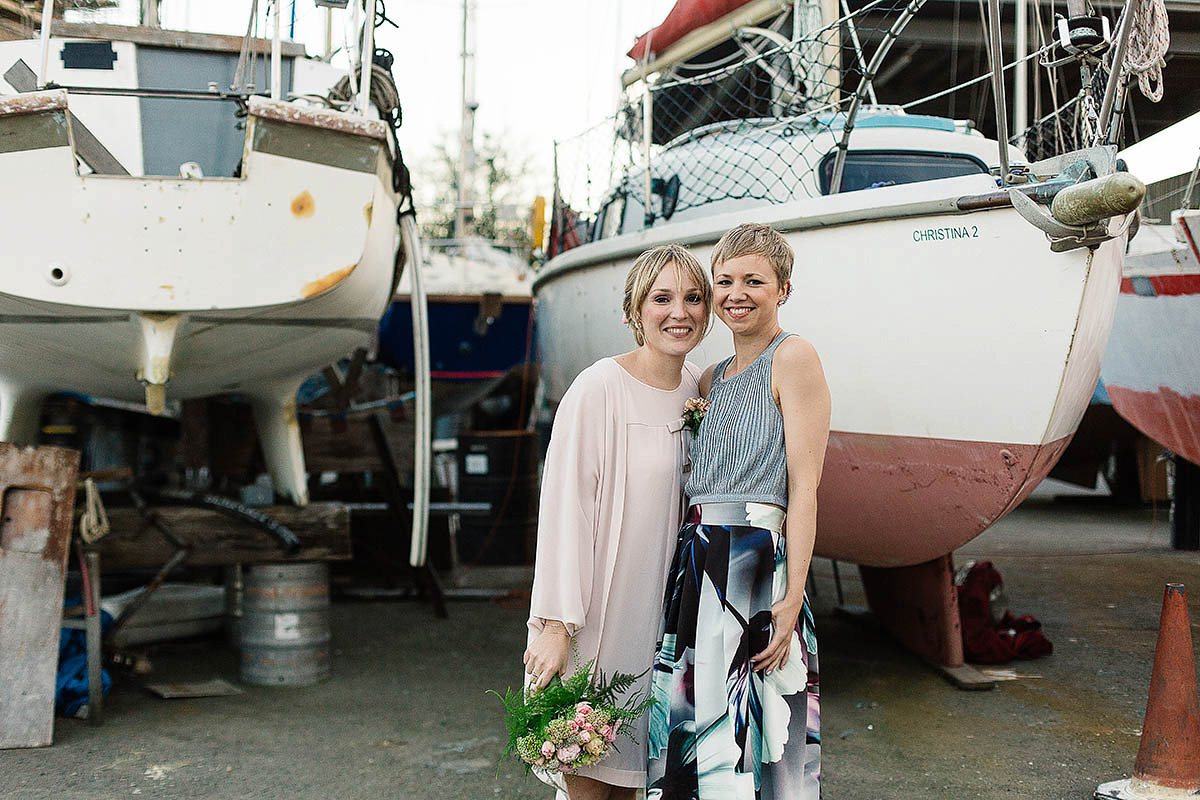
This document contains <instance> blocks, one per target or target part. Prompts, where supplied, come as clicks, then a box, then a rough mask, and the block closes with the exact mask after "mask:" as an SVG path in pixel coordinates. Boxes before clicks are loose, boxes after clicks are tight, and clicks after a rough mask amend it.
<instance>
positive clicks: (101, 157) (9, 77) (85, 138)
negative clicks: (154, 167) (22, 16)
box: [4, 58, 129, 175]
mask: <svg viewBox="0 0 1200 800" xmlns="http://www.w3.org/2000/svg"><path fill="white" fill-rule="evenodd" d="M4 79H5V80H6V81H8V82H9V83H10V84H12V86H13V88H14V89H16V90H17V91H18V92H32V91H36V90H37V74H36V73H34V71H33V70H32V69H30V68H29V65H28V64H26V63H25V61H24V60H23V59H19V58H18V59H17V62H16V63H15V64H13V65H12V66H11V67H10V68H9V69H8V71H7V72H5V73H4ZM67 115H68V117H69V118H70V120H71V134H72V137H73V138H74V140H75V155H77V156H79V157H80V158H81V159H83V162H84V163H85V164H87V165H88V166H89V167H91V168H92V172H95V173H96V174H97V175H128V174H129V170H127V169H125V167H124V166H122V164H121V162H120V161H118V160H117V157H116V156H114V155H113V154H112V153H110V152H109V150H108V148H107V147H105V146H104V144H103V143H102V142H101V141H100V140H99V139H97V138H96V135H95V134H93V133H92V132H91V131H90V130H88V127H87V126H86V125H84V124H83V123H82V122H80V121H79V117H77V116H75V115H74V114H72V113H71V112H70V111H69V110H68V111H67Z"/></svg>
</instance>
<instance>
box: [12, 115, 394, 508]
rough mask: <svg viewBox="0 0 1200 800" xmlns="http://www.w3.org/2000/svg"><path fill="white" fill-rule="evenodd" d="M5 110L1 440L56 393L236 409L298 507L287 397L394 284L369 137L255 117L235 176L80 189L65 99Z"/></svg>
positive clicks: (364, 131) (352, 338)
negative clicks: (219, 401) (227, 396)
mask: <svg viewBox="0 0 1200 800" xmlns="http://www.w3.org/2000/svg"><path fill="white" fill-rule="evenodd" d="M59 95H61V96H59ZM37 102H41V104H42V107H41V108H39V109H36V110H32V111H30V110H29V109H28V108H27V107H28V106H29V104H31V103H34V104H36V103H37ZM8 103H9V105H8V106H7V107H6V106H4V103H3V102H0V130H3V129H4V128H3V127H2V126H6V125H7V129H8V130H10V131H16V132H17V135H15V136H14V137H13V139H14V140H16V141H17V142H18V145H20V144H21V143H22V142H24V144H25V145H29V146H17V147H11V148H9V149H7V150H3V149H2V148H0V184H2V185H3V186H4V187H5V191H4V192H3V193H2V194H0V235H2V236H3V239H4V242H5V248H4V253H3V255H0V264H2V265H3V269H2V270H0V440H12V441H17V442H22V441H30V440H32V439H33V438H34V437H35V436H36V424H37V407H38V401H40V399H41V398H42V397H43V396H45V395H46V394H49V393H51V392H55V391H62V390H69V391H75V392H81V393H84V394H89V395H96V396H100V397H106V398H115V399H124V400H134V401H139V400H143V399H144V400H146V402H147V405H148V407H150V408H151V409H153V408H154V406H155V404H156V403H159V404H161V403H163V402H165V401H167V400H183V399H188V398H193V397H203V396H207V395H212V394H218V393H226V392H237V393H241V394H244V395H246V396H248V397H249V398H250V399H251V401H252V403H253V405H254V407H255V411H256V421H257V423H258V427H259V435H260V438H261V439H262V441H263V445H264V453H265V455H266V458H267V462H268V466H269V468H270V469H271V472H272V477H273V478H274V480H275V486H276V489H277V490H278V491H280V492H281V493H283V494H286V495H289V496H290V497H291V498H292V499H293V500H294V501H295V502H297V503H304V502H306V500H307V490H306V486H305V475H304V462H303V454H302V451H301V450H300V439H299V428H298V426H297V423H296V418H295V400H294V398H295V391H296V388H297V387H298V386H299V384H300V383H301V381H303V380H304V378H306V377H307V376H308V375H311V374H312V373H313V372H315V371H317V370H319V369H320V368H321V367H322V366H324V365H326V364H329V363H330V362H332V361H335V360H336V359H338V358H340V357H341V356H343V355H345V354H346V353H347V352H349V351H350V350H352V349H353V348H354V347H356V346H359V345H362V344H366V343H367V342H369V341H370V339H371V337H372V336H373V334H374V331H375V327H376V325H377V322H378V319H379V317H380V315H381V314H382V313H383V310H384V308H385V307H386V304H387V301H388V298H389V296H390V292H391V288H392V286H393V284H394V272H395V270H396V252H397V248H398V246H399V238H400V234H399V230H398V227H397V225H396V206H397V198H396V195H395V192H394V191H393V190H392V185H391V172H390V165H391V160H390V156H389V153H388V147H387V143H386V140H385V139H384V138H383V136H382V133H383V128H382V126H381V125H380V124H379V123H377V122H376V123H369V122H367V121H365V120H362V119H361V118H354V117H351V116H349V115H344V114H337V113H336V112H306V111H304V110H302V109H300V108H298V107H294V106H292V105H291V104H284V103H268V102H265V101H262V102H259V101H257V100H255V101H252V103H251V114H250V117H249V119H250V122H249V125H248V127H247V144H246V149H245V154H244V157H243V170H242V176H241V177H240V178H199V179H183V178H161V177H128V176H109V175H104V176H100V175H80V174H79V173H78V171H77V170H76V167H75V157H74V148H73V146H72V144H71V141H70V128H69V125H68V124H67V121H66V112H67V108H66V97H65V93H62V92H49V93H40V94H39V95H20V96H18V97H17V98H15V99H10V100H9V101H8ZM18 103H20V104H23V107H21V108H18V107H17V104H18ZM6 109H7V111H8V112H9V113H8V114H5V111H6ZM37 118H41V120H40V122H39V121H38V120H37ZM42 129H44V130H43V133H42V134H39V133H37V131H38V130H42ZM45 132H48V133H45ZM35 134H36V136H41V137H42V138H40V139H36V136H35ZM43 134H44V135H43ZM35 139H36V140H35ZM347 154H349V155H347ZM31 197H39V198H43V199H42V201H41V202H38V203H32V202H30V198H31Z"/></svg>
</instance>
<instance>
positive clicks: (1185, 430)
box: [1104, 384, 1200, 464]
mask: <svg viewBox="0 0 1200 800" xmlns="http://www.w3.org/2000/svg"><path fill="white" fill-rule="evenodd" d="M1104 388H1105V390H1107V391H1108V396H1109V398H1110V399H1111V400H1112V404H1113V408H1115V409H1116V410H1117V413H1118V414H1120V415H1121V416H1122V417H1124V418H1125V419H1127V420H1129V422H1130V424H1132V425H1133V426H1134V427H1135V428H1137V429H1138V430H1139V431H1141V432H1142V433H1144V434H1146V435H1147V436H1149V437H1150V438H1151V439H1153V440H1154V441H1156V442H1158V443H1159V444H1161V445H1162V446H1163V447H1166V448H1167V449H1169V450H1171V451H1172V452H1174V453H1178V454H1179V455H1181V456H1183V457H1184V458H1186V459H1187V460H1188V461H1191V462H1192V463H1193V464H1200V395H1194V394H1191V395H1186V394H1180V393H1179V392H1176V391H1174V390H1172V389H1168V388H1167V387H1166V386H1160V387H1159V388H1158V391H1154V392H1145V391H1136V390H1134V389H1123V388H1121V387H1120V386H1113V385H1112V384H1105V386H1104Z"/></svg>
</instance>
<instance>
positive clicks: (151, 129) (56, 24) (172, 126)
mask: <svg viewBox="0 0 1200 800" xmlns="http://www.w3.org/2000/svg"><path fill="white" fill-rule="evenodd" d="M52 5H53V3H52V2H47V3H46V5H45V8H44V11H43V15H42V17H41V20H40V24H41V36H40V40H41V53H40V58H39V59H38V61H37V62H35V64H36V66H37V71H36V72H35V71H34V69H31V68H30V66H29V65H27V64H25V62H24V61H21V60H20V59H18V60H17V62H15V63H14V64H12V65H8V69H7V70H6V71H5V72H4V78H5V79H6V80H7V81H8V83H9V84H11V85H12V86H13V87H14V88H16V89H17V90H18V91H19V92H22V93H28V92H34V91H37V90H39V89H42V90H44V89H50V88H52V89H62V90H65V91H66V92H67V94H68V95H69V96H83V97H94V98H108V99H105V100H100V99H95V100H89V101H88V105H87V106H85V105H84V104H83V103H80V105H79V113H81V114H84V116H85V117H86V118H88V119H91V118H94V117H96V116H99V117H108V118H109V119H114V118H124V117H126V116H129V112H130V108H131V107H130V106H129V105H128V103H129V102H131V101H132V100H138V101H141V102H139V103H138V104H137V106H136V108H137V112H136V114H137V115H139V116H140V117H141V118H142V119H141V124H140V125H138V124H136V123H135V122H130V123H129V124H128V125H126V127H125V129H124V130H125V133H124V134H122V135H124V136H125V137H126V140H125V141H124V143H122V141H117V142H115V143H114V142H112V141H109V142H108V143H107V144H106V143H105V142H102V141H101V139H100V138H97V137H96V136H94V135H93V134H92V133H91V131H89V130H87V127H86V125H84V123H83V122H82V121H81V120H80V119H79V118H78V117H77V116H76V114H75V113H74V111H73V110H68V113H69V114H70V115H71V125H72V128H73V130H74V133H75V137H74V138H75V145H76V155H77V156H78V158H79V161H80V162H81V164H82V165H85V166H86V168H87V169H88V170H90V172H91V174H99V175H117V176H120V175H129V174H135V175H138V176H163V177H178V176H184V177H192V178H195V177H218V178H219V177H235V178H236V177H239V176H240V175H241V166H242V164H241V161H242V156H243V152H244V147H245V138H246V134H245V132H244V129H246V128H247V124H246V121H247V117H248V116H249V115H251V114H252V111H251V104H252V103H251V101H252V99H253V98H256V97H260V98H264V99H269V100H271V101H274V102H275V103H276V104H280V103H287V104H289V107H293V108H295V114H296V116H297V120H296V121H299V122H302V123H304V124H309V125H313V126H315V127H325V128H331V129H335V130H339V131H342V132H351V133H362V132H364V131H365V132H367V133H369V135H372V136H376V137H377V138H379V136H380V134H379V130H384V128H379V130H376V128H377V127H378V123H376V122H373V119H374V116H375V115H374V112H373V111H370V109H371V106H372V105H373V106H374V107H375V110H378V111H379V114H380V116H381V117H382V118H383V123H384V124H385V125H386V124H391V126H392V128H393V132H394V128H395V127H396V126H398V124H399V113H398V109H399V97H398V93H397V92H396V89H395V82H394V80H393V79H392V76H391V73H390V70H389V68H388V67H389V65H390V54H387V53H386V51H376V50H375V47H374V33H373V31H374V27H376V26H377V25H379V24H382V23H381V22H380V18H377V17H369V18H368V19H375V20H376V22H375V25H362V26H356V29H359V30H361V32H362V40H361V42H360V43H358V44H356V45H355V46H353V47H351V48H348V49H350V50H351V51H352V52H357V53H359V54H364V53H366V54H371V55H372V57H371V58H369V59H368V61H369V62H370V63H371V64H372V66H371V68H370V69H365V70H364V69H362V68H361V61H362V59H361V57H354V56H352V57H351V62H352V63H353V64H354V66H353V67H352V68H351V69H349V70H348V71H346V70H342V71H341V74H342V79H341V81H340V82H338V80H337V77H338V74H339V70H337V69H335V68H333V67H330V68H329V70H328V74H329V76H330V77H329V83H328V84H313V79H312V78H308V79H307V85H302V86H299V87H297V85H296V71H295V70H294V69H293V70H291V72H290V73H285V71H284V69H283V66H284V64H283V58H284V56H286V57H288V58H289V59H294V58H297V57H299V56H301V55H303V54H304V48H303V46H302V45H300V44H297V43H295V42H291V41H284V40H283V39H282V33H281V27H282V22H281V6H282V4H280V3H277V2H276V3H273V4H272V7H273V8H272V10H271V11H269V12H268V14H267V15H266V16H264V17H263V20H261V21H260V19H259V18H260V14H259V0H251V2H250V3H249V4H248V5H249V6H250V16H249V21H248V22H247V25H246V32H245V36H244V37H229V36H223V35H219V34H203V33H194V32H188V31H168V30H163V29H160V28H158V27H157V25H156V22H157V21H156V19H152V20H150V24H147V25H142V26H132V27H130V26H124V25H105V24H100V25H94V24H81V23H72V22H64V21H61V20H54V19H53V18H52V16H51V11H52ZM362 5H365V6H366V9H365V10H366V11H367V12H369V13H373V12H374V11H375V8H376V5H377V2H376V0H367V2H365V3H364V4H361V5H360V4H357V3H356V4H355V6H354V8H353V9H352V10H351V12H349V13H352V14H354V15H356V16H357V15H358V14H361V12H362V11H363V8H362ZM331 15H332V11H330V12H328V14H327V26H329V27H331V26H332V19H331ZM382 19H383V20H384V21H388V22H390V20H387V19H386V17H383V18H382ZM272 22H273V24H270V23H272ZM260 24H262V25H268V24H270V27H271V31H270V38H269V39H266V40H264V39H263V38H261V37H260V35H259V27H260ZM52 35H53V36H56V37H57V38H56V39H55V40H54V42H53V43H52V41H51V36H52ZM63 37H66V38H68V39H72V40H73V39H74V38H75V37H79V38H83V39H98V40H102V41H103V40H108V41H111V42H112V44H113V47H114V48H119V47H122V46H124V47H136V48H142V49H141V50H140V52H141V53H143V54H146V55H145V56H144V57H146V58H152V59H154V61H153V62H150V63H153V64H159V65H162V64H164V63H165V62H164V59H167V58H170V59H171V61H170V65H174V66H171V68H169V69H166V70H162V69H158V68H155V67H146V68H145V69H146V70H147V71H146V72H145V74H146V75H147V76H149V77H147V78H145V82H146V83H149V84H150V85H133V86H129V85H126V86H115V87H114V86H95V85H76V84H75V83H74V82H73V81H63V82H62V83H57V82H53V81H52V80H51V79H50V76H51V75H52V74H53V73H51V72H50V70H49V64H50V57H51V54H52V52H54V51H56V48H57V47H58V43H59V42H60V41H61V40H62V39H63ZM239 38H240V49H239V42H238V39H239ZM64 48H65V45H64ZM190 51H194V52H197V53H201V54H203V58H202V60H199V61H195V63H192V61H188V59H192V60H195V59H196V58H197V56H195V55H193V54H192V53H191V52H190ZM65 52H66V51H65V49H64V64H66V63H68V61H67V57H66V54H65ZM113 52H114V55H113V56H112V57H113V59H114V60H115V59H116V55H115V53H116V52H118V51H117V50H116V49H114V51H113ZM166 54H170V55H169V56H168V55H166ZM213 55H217V56H219V58H217V59H215V60H214V59H213V58H212V56H213ZM260 56H262V60H261V61H260V60H259V57H260ZM268 57H269V73H267V74H264V73H265V72H266V71H267V63H268V60H267V59H268ZM141 59H142V56H139V59H138V63H139V64H141V63H142V61H141ZM235 59H236V67H235V66H234V60H235ZM380 59H383V60H382V61H380ZM31 60H32V59H31ZM355 62H357V63H355ZM231 72H232V74H233V79H232V81H230V74H231ZM308 72H309V73H311V72H312V71H311V70H310V71H308ZM68 74H79V73H68ZM306 74H308V73H306ZM170 75H174V76H176V77H175V78H174V79H172V78H170V77H166V78H165V79H164V77H163V76H170ZM289 75H290V77H289ZM75 80H78V79H77V78H76V79H75ZM175 81H178V82H179V83H182V84H183V85H182V86H179V85H177V84H176V85H173V83H175ZM141 82H142V81H141V80H139V81H138V83H139V84H140V83H141ZM155 82H157V83H158V85H155ZM256 83H258V84H259V86H256ZM206 84H207V85H206ZM297 89H299V90H298V91H295V90H297ZM290 90H291V91H290ZM110 102H111V103H113V105H111V106H110V105H109V103H110ZM191 103H202V104H203V105H204V106H206V108H203V109H199V108H196V107H194V106H191V105H190V104H191ZM292 103H295V106H291V105H290V104H292ZM97 104H100V105H97ZM116 104H126V105H123V106H118V105H116ZM221 106H225V107H226V108H221ZM85 107H86V108H87V109H88V110H87V113H84V108H85ZM110 108H111V109H117V108H119V109H120V110H119V111H114V110H110ZM260 108H261V103H260ZM327 110H332V111H336V112H341V113H340V114H327V113H325V111H327ZM89 115H92V116H89ZM281 119H282V118H281ZM356 120H357V122H356ZM283 121H289V120H287V119H284V120H283ZM118 124H121V123H118ZM102 127H103V128H104V131H105V132H104V134H103V135H102V137H101V138H107V139H113V138H119V136H116V137H115V135H114V126H113V124H112V123H111V122H106V123H105V124H104V125H103V126H102ZM368 128H369V129H370V130H367V129H368ZM383 138H387V137H383ZM139 139H140V145H131V144H129V141H138V140H139ZM389 144H390V145H391V149H392V152H393V153H394V152H396V151H398V143H397V142H396V140H395V136H394V135H393V136H392V137H391V138H390V141H389ZM110 148H111V150H110ZM114 153H118V155H114ZM122 162H132V163H122Z"/></svg>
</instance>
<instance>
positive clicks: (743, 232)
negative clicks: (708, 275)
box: [712, 222, 796, 288]
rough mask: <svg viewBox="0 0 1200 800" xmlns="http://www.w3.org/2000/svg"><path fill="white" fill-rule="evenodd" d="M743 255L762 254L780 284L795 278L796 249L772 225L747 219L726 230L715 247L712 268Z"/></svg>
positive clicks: (714, 268)
mask: <svg viewBox="0 0 1200 800" xmlns="http://www.w3.org/2000/svg"><path fill="white" fill-rule="evenodd" d="M741 256H762V257H763V258H764V259H766V261H767V263H768V264H770V265H771V269H773V270H775V277H776V278H778V279H779V286H780V288H783V285H784V284H785V283H787V282H788V281H790V280H791V279H792V264H793V263H794V262H795V260H796V253H795V252H794V251H793V250H792V246H791V245H790V244H788V241H787V239H786V238H785V237H784V235H783V234H782V233H780V232H779V231H777V230H775V229H774V228H772V227H771V226H770V225H762V224H760V223H757V222H745V223H743V224H741V225H738V226H737V227H736V228H730V229H729V230H728V231H726V233H725V235H724V236H722V237H721V241H719V242H717V246H716V247H714V248H713V251H712V268H713V272H714V273H715V272H716V269H717V267H719V266H721V265H722V264H724V263H725V262H726V261H729V260H731V259H734V258H739V257H741Z"/></svg>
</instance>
